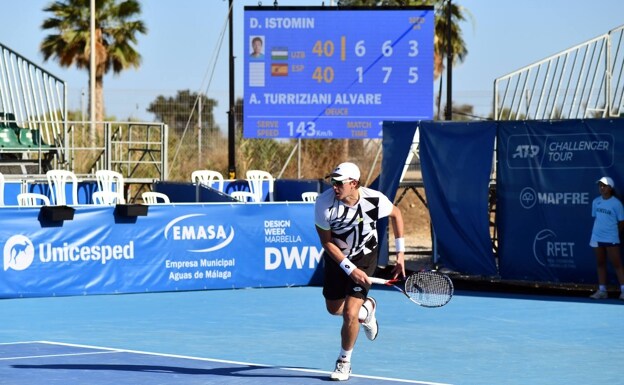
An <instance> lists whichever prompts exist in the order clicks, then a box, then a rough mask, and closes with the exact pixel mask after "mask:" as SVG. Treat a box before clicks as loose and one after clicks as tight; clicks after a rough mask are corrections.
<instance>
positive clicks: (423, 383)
mask: <svg viewBox="0 0 624 385" xmlns="http://www.w3.org/2000/svg"><path fill="white" fill-rule="evenodd" d="M19 343H39V344H48V345H59V346H69V347H76V348H86V349H99V350H106V352H93V353H76V354H59V355H55V356H57V357H62V356H72V355H87V354H103V353H133V354H143V355H148V356H158V357H170V358H181V359H186V360H194V361H204V362H219V363H224V364H234V365H244V366H255V367H259V368H272V369H281V370H286V371H295V372H306V373H322V374H329V373H331V372H327V371H322V370H313V369H301V368H288V367H281V366H271V365H263V364H254V363H250V362H241V361H230V360H220V359H216V358H202V357H192V356H183V355H178V354H164V353H153V352H145V351H141V350H128V349H113V348H107V347H103V346H93V345H81V344H69V343H64V342H53V341H31V342H19ZM16 344H17V343H16ZM3 345H4V344H3ZM6 345H10V343H9V344H6ZM33 357H36V356H33ZM42 357H53V356H42ZM0 360H4V359H0ZM351 377H359V378H366V379H371V380H380V381H394V382H402V383H406V384H418V385H452V384H448V383H443V382H429V381H414V380H404V379H400V378H392V377H378V376H365V375H359V374H352V375H351Z"/></svg>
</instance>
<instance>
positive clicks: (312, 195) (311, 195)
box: [301, 191, 318, 202]
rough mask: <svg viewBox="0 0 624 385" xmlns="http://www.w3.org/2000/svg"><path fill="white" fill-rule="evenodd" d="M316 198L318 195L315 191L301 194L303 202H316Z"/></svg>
mask: <svg viewBox="0 0 624 385" xmlns="http://www.w3.org/2000/svg"><path fill="white" fill-rule="evenodd" d="M317 197H318V193H317V192H316V191H308V192H304V193H301V199H303V201H304V202H316V198H317Z"/></svg>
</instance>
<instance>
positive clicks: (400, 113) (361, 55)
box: [244, 7, 434, 139]
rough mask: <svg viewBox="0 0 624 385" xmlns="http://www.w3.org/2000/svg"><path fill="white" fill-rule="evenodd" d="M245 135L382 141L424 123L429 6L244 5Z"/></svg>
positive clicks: (429, 84) (429, 79)
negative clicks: (388, 129)
mask: <svg viewBox="0 0 624 385" xmlns="http://www.w3.org/2000/svg"><path fill="white" fill-rule="evenodd" d="M244 23H245V34H244V36H245V37H244V44H245V47H246V52H245V60H244V67H245V69H244V73H245V80H244V84H245V86H244V92H245V97H244V112H245V113H244V136H245V137H247V138H302V139H306V138H308V139H336V138H356V139H357V138H381V129H382V126H381V124H382V122H383V121H384V120H392V121H402V120H405V121H410V120H411V121H414V120H428V119H431V118H432V116H433V26H434V11H433V8H432V7H406V8H390V9H388V8H384V9H380V8H334V7H279V8H274V7H245V21H244Z"/></svg>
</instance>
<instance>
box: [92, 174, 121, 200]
mask: <svg viewBox="0 0 624 385" xmlns="http://www.w3.org/2000/svg"><path fill="white" fill-rule="evenodd" d="M95 178H96V179H97V184H98V190H99V191H104V192H112V193H116V194H117V195H119V197H118V198H117V200H116V202H118V203H126V199H125V198H124V177H123V175H121V174H120V173H118V172H117V171H112V170H98V171H96V172H95Z"/></svg>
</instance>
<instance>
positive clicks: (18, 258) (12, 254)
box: [4, 235, 35, 271]
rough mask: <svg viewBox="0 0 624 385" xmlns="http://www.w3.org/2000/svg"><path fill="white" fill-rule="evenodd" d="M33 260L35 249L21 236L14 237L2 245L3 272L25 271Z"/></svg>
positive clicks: (28, 240)
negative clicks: (11, 270) (10, 270)
mask: <svg viewBox="0 0 624 385" xmlns="http://www.w3.org/2000/svg"><path fill="white" fill-rule="evenodd" d="M34 258H35V247H34V246H33V244H32V242H31V241H30V239H28V238H27V237H25V236H23V235H14V236H12V237H11V238H9V239H8V240H7V241H6V243H5V244H4V271H7V270H9V269H13V270H26V269H28V267H30V265H31V264H32V262H33V260H34Z"/></svg>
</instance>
